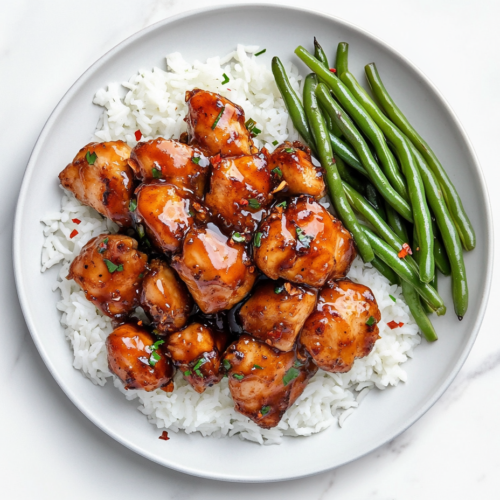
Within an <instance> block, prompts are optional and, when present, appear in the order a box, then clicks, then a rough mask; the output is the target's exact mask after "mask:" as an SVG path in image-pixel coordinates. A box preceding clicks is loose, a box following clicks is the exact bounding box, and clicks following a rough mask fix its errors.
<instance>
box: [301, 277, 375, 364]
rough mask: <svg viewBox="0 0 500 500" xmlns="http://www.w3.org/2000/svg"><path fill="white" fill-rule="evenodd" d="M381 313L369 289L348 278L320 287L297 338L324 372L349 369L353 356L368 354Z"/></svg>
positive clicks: (373, 341)
mask: <svg viewBox="0 0 500 500" xmlns="http://www.w3.org/2000/svg"><path fill="white" fill-rule="evenodd" d="M380 318H381V314H380V311H379V308H378V306H377V301H376V300H375V297H374V296H373V293H372V291H371V290H370V289H369V288H368V287H366V286H364V285H360V284H357V283H353V282H352V281H350V280H348V279H344V280H339V281H336V282H333V283H331V284H328V285H326V286H325V288H323V290H321V292H320V295H319V297H318V303H317V304H316V308H315V310H314V312H313V313H312V314H311V315H310V316H309V318H308V319H307V321H306V323H305V325H304V328H303V329H302V332H301V334H300V342H301V343H302V345H303V346H304V348H305V349H306V350H307V351H308V352H309V354H310V355H311V356H312V358H313V359H314V361H315V363H316V364H317V365H318V366H319V367H320V368H322V369H323V370H325V371H327V372H333V373H336V372H341V373H343V372H348V371H349V370H350V369H351V368H352V364H353V363H354V360H355V359H357V358H363V357H365V356H367V355H368V354H370V352H371V350H372V348H373V346H374V344H375V341H376V340H377V339H378V338H379V335H378V322H379V321H380Z"/></svg>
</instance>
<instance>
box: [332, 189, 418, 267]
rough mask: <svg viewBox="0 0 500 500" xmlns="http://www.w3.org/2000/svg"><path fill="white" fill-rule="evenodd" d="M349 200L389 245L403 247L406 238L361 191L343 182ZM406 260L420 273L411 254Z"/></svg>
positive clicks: (398, 249) (395, 248)
mask: <svg viewBox="0 0 500 500" xmlns="http://www.w3.org/2000/svg"><path fill="white" fill-rule="evenodd" d="M342 186H343V188H344V192H345V194H346V197H347V201H348V202H349V203H350V205H351V206H352V207H353V208H354V209H355V210H356V211H357V212H359V213H360V214H361V215H362V216H363V217H364V218H365V219H366V220H367V221H368V222H369V223H370V224H371V225H372V226H373V228H374V229H375V231H376V233H377V234H378V236H380V238H382V239H383V240H384V241H385V242H386V243H387V244H388V245H390V246H391V247H392V248H393V249H394V250H395V251H396V252H399V251H401V249H402V248H403V243H405V241H404V240H402V239H401V238H400V237H399V236H398V235H397V234H396V233H395V232H394V231H393V230H392V229H391V228H390V227H389V225H388V224H387V223H386V222H385V221H384V220H383V219H382V218H381V217H379V215H378V214H377V212H376V210H375V209H374V208H373V207H372V206H371V205H370V203H368V201H366V200H365V199H364V198H363V197H362V196H361V195H360V194H359V193H357V192H356V191H355V190H354V189H353V188H352V186H349V184H347V183H346V182H343V183H342ZM405 260H406V261H407V262H408V263H409V264H410V266H411V267H412V269H413V270H414V271H415V272H416V273H418V266H417V263H416V262H415V261H414V260H413V259H412V257H411V256H410V255H408V256H406V257H405Z"/></svg>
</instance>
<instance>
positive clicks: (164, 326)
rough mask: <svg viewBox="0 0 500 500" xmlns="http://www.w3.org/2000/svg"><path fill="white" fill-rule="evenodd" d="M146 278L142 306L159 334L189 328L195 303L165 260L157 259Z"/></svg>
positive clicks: (143, 286)
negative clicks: (188, 324) (189, 320)
mask: <svg viewBox="0 0 500 500" xmlns="http://www.w3.org/2000/svg"><path fill="white" fill-rule="evenodd" d="M149 267H150V270H149V271H148V272H147V273H146V275H145V276H144V280H143V282H142V292H141V298H140V303H141V306H142V308H143V309H144V311H145V313H146V314H147V315H148V317H149V318H150V319H151V321H152V322H153V324H154V326H155V329H156V330H157V331H158V333H159V334H160V335H165V334H167V333H171V332H176V331H177V330H180V329H181V328H183V327H185V326H186V325H187V322H188V319H189V313H190V312H191V309H192V307H193V301H192V299H191V296H190V295H189V293H188V291H187V288H186V285H185V284H184V283H183V282H182V281H181V280H180V279H179V278H178V277H177V274H176V273H175V271H174V270H173V269H172V268H171V267H170V266H169V265H168V264H167V263H166V262H164V261H163V260H160V259H154V260H152V261H151V263H150V264H149Z"/></svg>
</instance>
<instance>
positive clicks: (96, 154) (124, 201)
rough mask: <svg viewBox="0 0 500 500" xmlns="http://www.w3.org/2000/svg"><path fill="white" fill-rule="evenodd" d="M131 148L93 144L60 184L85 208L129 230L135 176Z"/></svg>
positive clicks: (81, 153)
mask: <svg viewBox="0 0 500 500" xmlns="http://www.w3.org/2000/svg"><path fill="white" fill-rule="evenodd" d="M130 151H131V149H130V147H129V146H128V145H127V144H126V143H124V142H123V141H114V142H101V143H98V142H91V143H90V144H87V145H86V146H85V147H84V148H82V149H80V151H79V152H78V154H77V155H76V156H75V159H74V160H73V162H72V163H70V164H69V165H68V166H67V167H66V168H65V169H64V170H63V171H62V172H61V173H60V174H59V180H60V181H61V184H62V186H63V187H64V188H65V189H68V190H69V191H71V192H72V193H73V194H74V195H75V196H76V198H77V199H78V200H79V201H81V202H82V203H83V204H84V205H88V206H90V207H92V208H94V209H95V210H97V211H98V212H99V213H100V214H101V215H104V216H105V217H108V218H109V219H111V220H112V221H113V222H116V223H117V224H118V225H119V226H123V227H130V226H131V225H132V216H131V214H130V211H129V203H130V200H131V198H132V194H133V192H134V175H133V171H132V169H131V168H130V167H129V166H128V163H127V160H128V159H129V157H130Z"/></svg>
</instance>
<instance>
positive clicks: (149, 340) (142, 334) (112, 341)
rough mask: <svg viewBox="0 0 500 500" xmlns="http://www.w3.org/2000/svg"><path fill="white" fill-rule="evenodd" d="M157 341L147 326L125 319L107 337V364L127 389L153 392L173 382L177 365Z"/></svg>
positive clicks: (160, 342) (161, 342)
mask: <svg viewBox="0 0 500 500" xmlns="http://www.w3.org/2000/svg"><path fill="white" fill-rule="evenodd" d="M163 343H164V341H163V340H160V341H157V340H156V339H155V338H154V337H153V335H151V334H150V333H149V332H148V331H147V330H146V329H145V328H142V327H140V326H138V325H136V324H133V323H125V324H123V325H121V326H119V327H118V328H116V329H115V330H114V331H113V333H111V334H110V335H109V336H108V338H107V339H106V349H107V351H108V365H109V369H110V371H111V372H113V373H114V374H115V375H116V376H117V377H118V378H119V379H120V380H121V381H122V382H123V383H124V384H125V389H142V390H144V391H147V392H150V391H154V390H155V389H160V388H161V387H166V386H168V385H169V384H170V382H171V380H172V376H173V374H174V368H173V366H172V363H171V362H170V359H169V358H168V357H167V356H166V355H165V352H164V346H163V345H161V344H163Z"/></svg>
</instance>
